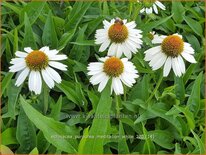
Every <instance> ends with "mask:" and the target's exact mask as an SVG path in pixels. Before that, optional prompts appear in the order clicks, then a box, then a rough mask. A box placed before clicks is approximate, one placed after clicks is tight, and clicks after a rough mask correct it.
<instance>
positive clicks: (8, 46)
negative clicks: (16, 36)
mask: <svg viewBox="0 0 206 155" xmlns="http://www.w3.org/2000/svg"><path fill="white" fill-rule="evenodd" d="M11 58H12V52H11V48H10V43H9V39H8V38H6V60H7V62H10V60H11Z"/></svg>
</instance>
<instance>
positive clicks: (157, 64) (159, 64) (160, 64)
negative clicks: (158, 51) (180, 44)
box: [152, 54, 167, 70]
mask: <svg viewBox="0 0 206 155" xmlns="http://www.w3.org/2000/svg"><path fill="white" fill-rule="evenodd" d="M166 59H167V56H166V55H165V54H162V57H161V58H160V59H159V60H157V62H156V63H155V64H154V65H153V66H152V69H153V70H157V69H159V68H160V67H162V66H163V65H164V63H165V61H166Z"/></svg>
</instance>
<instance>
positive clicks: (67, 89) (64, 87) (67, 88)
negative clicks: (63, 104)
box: [56, 81, 79, 104]
mask: <svg viewBox="0 0 206 155" xmlns="http://www.w3.org/2000/svg"><path fill="white" fill-rule="evenodd" d="M56 86H57V87H58V88H59V89H60V90H61V91H62V92H64V93H65V95H66V96H67V98H68V99H69V100H71V101H72V102H74V103H76V104H78V103H79V101H78V96H77V94H76V91H75V90H74V88H72V85H71V83H69V82H66V81H62V82H61V83H60V84H56Z"/></svg>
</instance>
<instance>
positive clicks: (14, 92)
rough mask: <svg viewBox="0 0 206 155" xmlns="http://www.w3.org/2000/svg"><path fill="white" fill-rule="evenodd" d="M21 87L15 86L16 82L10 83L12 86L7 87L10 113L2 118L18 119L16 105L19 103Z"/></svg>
mask: <svg viewBox="0 0 206 155" xmlns="http://www.w3.org/2000/svg"><path fill="white" fill-rule="evenodd" d="M21 88H22V86H20V87H16V86H15V85H14V81H11V82H10V85H9V86H8V87H7V92H8V93H7V94H8V112H7V113H6V114H4V115H3V116H2V117H3V118H6V117H11V118H12V119H14V120H15V119H16V118H15V116H16V103H17V101H18V97H19V93H20V92H21Z"/></svg>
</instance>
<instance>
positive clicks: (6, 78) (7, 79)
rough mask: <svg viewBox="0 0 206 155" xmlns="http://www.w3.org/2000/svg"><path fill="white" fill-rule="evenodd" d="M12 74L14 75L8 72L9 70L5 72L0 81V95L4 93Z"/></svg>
mask: <svg viewBox="0 0 206 155" xmlns="http://www.w3.org/2000/svg"><path fill="white" fill-rule="evenodd" d="M13 75H14V73H10V72H9V73H7V74H6V75H5V77H4V78H3V80H2V82H1V93H0V94H1V95H0V97H1V96H2V95H3V94H4V92H5V90H6V88H7V87H8V85H9V84H10V81H11V79H12V77H13Z"/></svg>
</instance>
